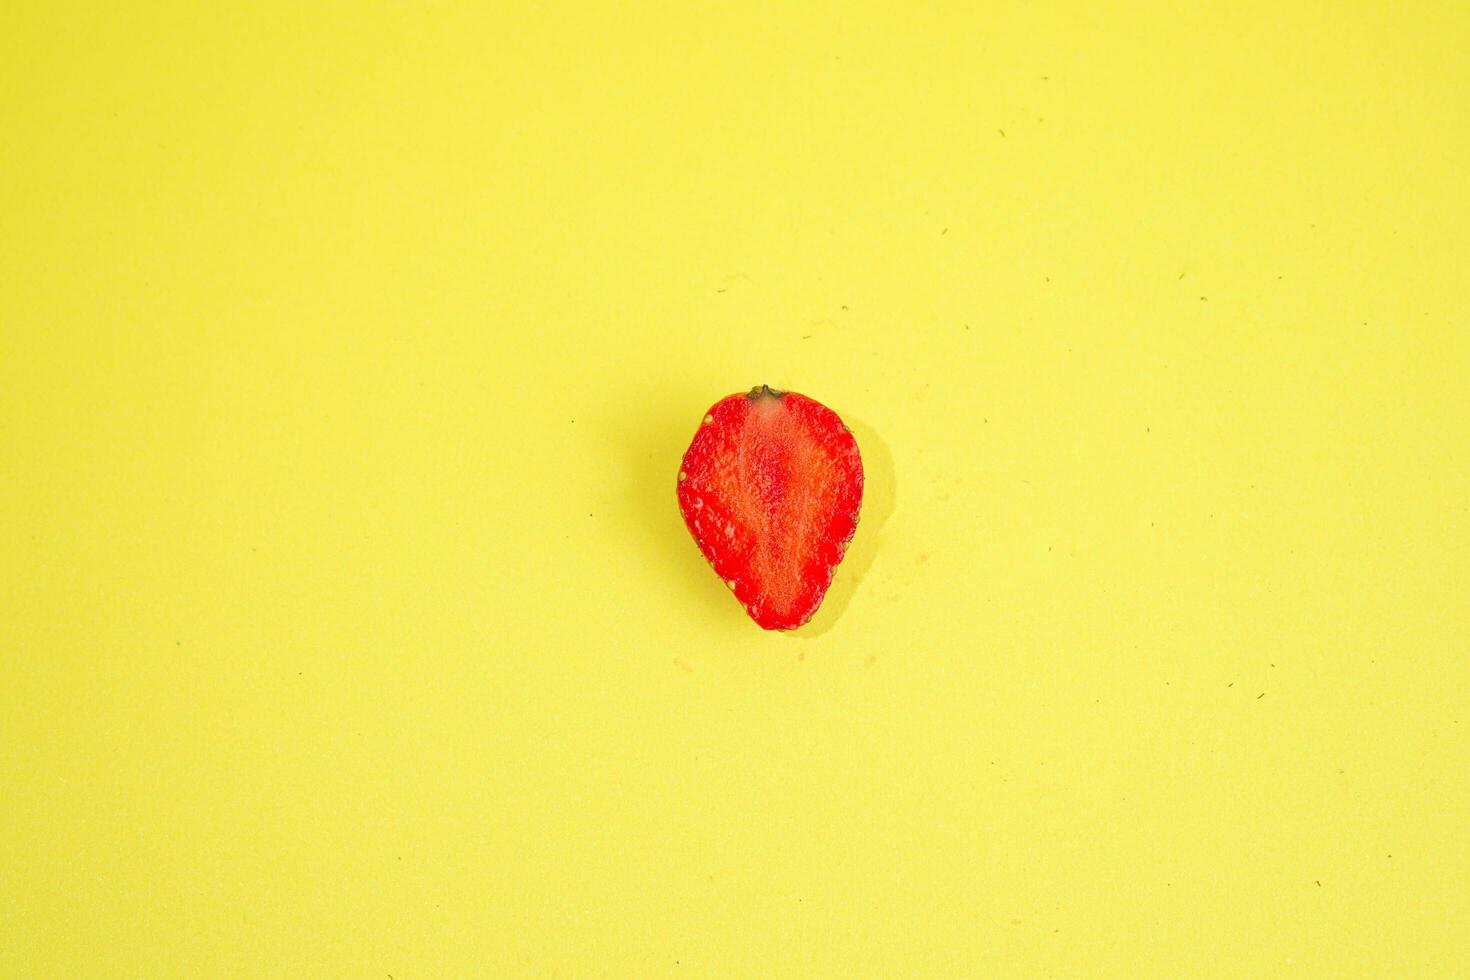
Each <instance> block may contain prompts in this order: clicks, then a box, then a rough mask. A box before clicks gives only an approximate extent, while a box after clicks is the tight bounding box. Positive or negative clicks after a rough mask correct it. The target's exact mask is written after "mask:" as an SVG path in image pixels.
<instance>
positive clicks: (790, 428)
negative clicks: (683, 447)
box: [679, 385, 863, 630]
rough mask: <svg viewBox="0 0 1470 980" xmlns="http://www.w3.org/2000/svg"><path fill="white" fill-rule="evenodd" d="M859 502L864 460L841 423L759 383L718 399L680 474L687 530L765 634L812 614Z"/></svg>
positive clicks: (816, 406) (802, 399)
mask: <svg viewBox="0 0 1470 980" xmlns="http://www.w3.org/2000/svg"><path fill="white" fill-rule="evenodd" d="M862 502H863V461H862V457H861V456H860V455H859V454H858V447H857V440H855V439H853V437H852V433H851V432H849V431H848V428H847V426H845V425H843V424H842V419H840V418H838V417H837V413H836V412H834V411H832V410H831V409H830V408H827V407H826V406H825V405H822V404H821V403H819V402H816V401H813V400H812V399H810V398H807V397H806V396H805V395H798V394H797V393H796V392H794V391H775V390H773V389H772V388H770V387H768V386H766V385H761V386H760V387H759V388H752V389H751V390H750V391H749V392H748V393H746V394H738V395H731V396H730V397H729V398H725V399H723V400H721V401H719V402H716V403H715V405H714V407H713V408H711V409H710V410H709V412H708V413H706V414H705V416H704V424H703V425H701V426H700V427H699V431H698V432H697V433H695V435H694V442H693V443H691V444H690V446H689V451H688V452H686V453H685V454H684V462H683V465H682V466H681V467H680V469H679V509H680V510H681V511H682V512H683V514H684V523H685V524H687V525H688V526H689V533H691V534H693V535H694V541H695V543H696V544H698V545H699V550H700V551H702V552H704V557H705V558H706V559H708V560H709V563H710V566H711V567H713V568H714V570H715V573H716V574H718V575H719V576H720V578H721V579H723V580H724V581H725V584H726V585H727V586H728V587H729V588H730V589H731V590H732V591H733V592H734V593H735V598H736V599H738V600H740V604H741V605H742V606H744V607H745V611H746V612H748V613H749V614H750V618H751V619H753V620H755V621H756V623H758V624H759V625H760V626H761V627H762V628H764V629H768V630H789V629H795V628H796V627H798V626H801V625H803V624H805V623H806V622H807V621H808V620H810V619H811V618H812V615H813V614H814V613H815V612H816V611H817V607H818V606H820V605H821V604H822V597H823V596H824V595H826V594H827V587H828V586H829V585H831V584H832V570H833V569H834V568H836V567H837V563H838V562H840V561H842V556H843V554H844V553H845V552H846V551H847V543H848V542H849V541H851V540H852V535H853V532H854V531H856V530H857V522H858V509H859V508H860V507H861V506H862Z"/></svg>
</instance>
